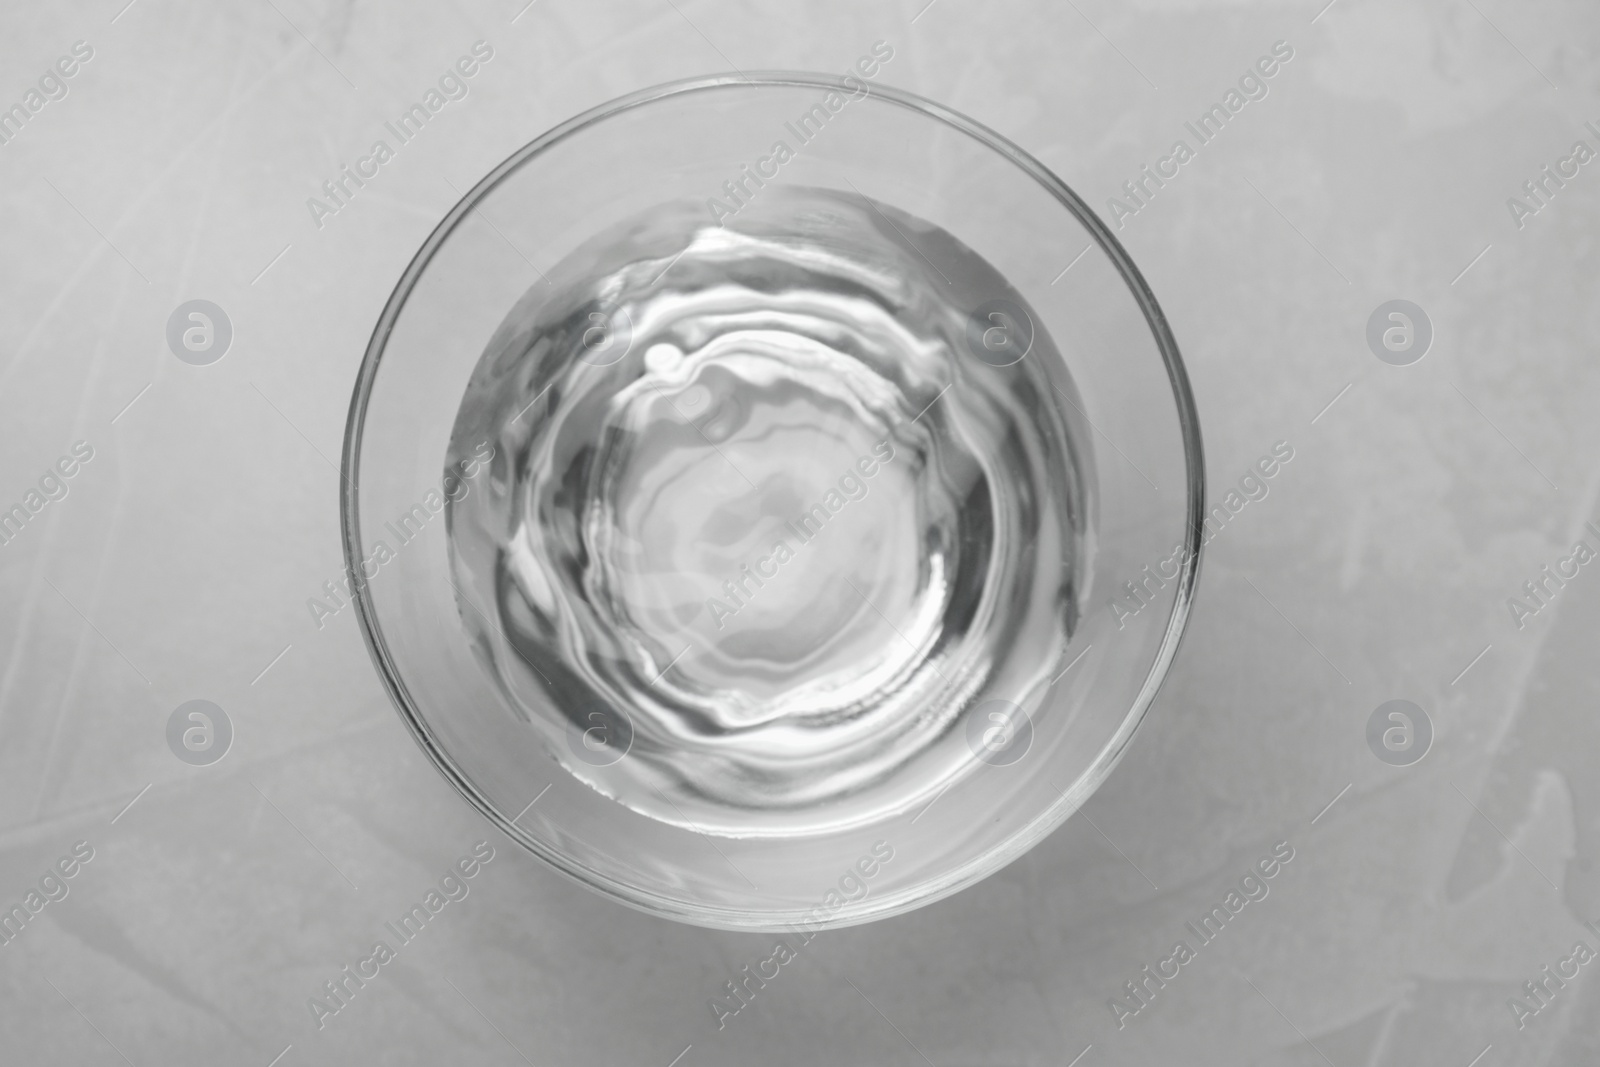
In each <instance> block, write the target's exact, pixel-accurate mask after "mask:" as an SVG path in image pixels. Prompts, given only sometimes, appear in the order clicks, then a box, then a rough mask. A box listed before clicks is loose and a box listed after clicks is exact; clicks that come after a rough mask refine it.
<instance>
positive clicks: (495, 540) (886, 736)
mask: <svg viewBox="0 0 1600 1067" xmlns="http://www.w3.org/2000/svg"><path fill="white" fill-rule="evenodd" d="M1080 405H1081V401H1080V399H1079V397H1078V395H1077V392H1076V390H1075V389H1074V388H1073V385H1072V382H1071V379H1070V377H1069V375H1068V374H1067V371H1066V367H1065V365H1064V363H1063V361H1062V358H1061V354H1060V353H1059V351H1058V350H1057V349H1056V347H1055V345H1054V343H1053V342H1052V340H1051V338H1050V337H1049V336H1048V334H1047V333H1046V331H1045V329H1044V326H1043V325H1042V324H1041V323H1039V322H1038V321H1037V319H1036V318H1035V317H1034V316H1033V315H1032V313H1031V312H1030V311H1029V309H1028V307H1027V304H1026V301H1025V300H1024V298H1023V297H1022V296H1021V295H1020V294H1019V293H1018V292H1017V291H1016V290H1015V289H1013V287H1012V286H1011V285H1009V284H1008V283H1007V282H1006V281H1005V279H1004V278H1002V277H1001V276H1000V275H999V274H998V273H997V272H996V271H995V270H994V269H993V268H992V267H991V266H990V265H989V264H988V263H987V262H986V261H985V260H984V259H983V258H981V257H980V256H979V255H977V254H976V253H975V252H974V251H972V250H971V249H969V248H967V247H966V246H965V245H963V244H962V243H961V242H960V241H958V240H957V239H956V238H955V237H953V236H951V235H950V234H949V233H946V232H945V231H943V230H941V229H938V228H937V227H934V226H931V225H930V224H928V223H926V222H923V221H921V220H919V219H917V218H915V217H914V216H912V215H910V214H908V213H905V212H902V211H899V210H897V209H895V208H893V207H890V206H887V205H884V204H880V203H877V202H875V201H868V200H865V199H863V198H862V197H860V196H858V195H854V194H850V193H839V192H834V191H826V190H820V189H806V188H795V187H789V188H777V187H771V188H768V189H766V190H764V191H763V193H762V196H761V198H760V199H759V200H757V201H755V202H753V203H751V204H749V205H747V206H746V207H745V208H744V209H743V210H741V211H740V212H739V214H737V215H736V216H734V217H733V218H725V219H723V220H721V223H720V224H719V223H718V221H717V220H715V219H713V218H712V217H711V215H710V213H709V212H708V211H707V209H706V207H705V205H704V204H703V203H698V202H697V203H690V202H681V203H671V204H666V205H662V206H660V207H657V208H655V209H652V210H651V211H649V212H647V213H645V214H643V215H640V216H638V217H636V218H634V219H631V220H629V221H626V222H624V223H622V224H620V225H617V226H615V227H613V228H612V229H610V230H608V231H607V232H605V233H603V234H600V235H599V236H596V237H594V238H592V239H591V240H589V241H588V242H586V243H585V244H584V245H583V246H581V247H580V248H579V249H578V250H576V251H575V252H573V253H572V254H571V255H569V256H568V257H566V259H565V260H563V261H562V262H561V263H560V264H558V265H557V266H556V267H555V268H553V269H552V270H551V271H549V273H548V274H547V276H546V277H544V278H542V279H541V280H540V281H538V282H537V283H536V284H535V285H534V286H533V287H532V288H531V289H530V290H529V291H528V292H527V294H526V295H525V296H524V298H523V299H522V300H521V301H519V302H518V304H517V306H516V307H515V308H513V309H512V310H511V311H510V313H509V315H508V317H507V318H506V320H505V322H504V323H503V324H502V326H501V327H500V329H499V330H498V331H497V332H496V334H495V336H494V337H493V339H492V340H491V341H490V343H489V345H488V347H487V349H486V350H485V352H484V353H483V356H482V358H481V360H480V362H479V364H478V366H477V368H476V370H475V371H474V373H473V375H472V377H471V380H470V383H469V385H468V387H467V389H466V393H465V396H464V397H463V400H462V403H461V408H460V411H459V413H458V415H457V419H456V423H455V427H454V430H453V434H452V444H451V448H450V454H449V455H448V456H447V457H446V465H447V467H450V466H452V465H453V464H455V463H457V462H458V461H461V460H464V459H467V458H468V457H469V456H472V455H474V454H476V455H478V456H482V455H484V454H485V451H484V449H483V445H484V443H485V442H487V443H488V444H489V445H490V446H492V448H493V450H494V459H493V461H492V463H491V465H490V467H489V470H488V472H487V476H486V477H480V478H479V479H478V480H477V489H475V491H474V492H472V493H470V494H468V495H466V496H464V497H463V498H462V499H461V500H459V501H454V502H452V503H451V504H450V510H449V515H448V522H449V530H450V552H451V565H452V568H453V571H454V581H455V583H456V587H457V592H458V604H459V608H460V617H461V623H462V625H464V626H465V627H467V628H468V630H469V632H470V633H471V636H472V638H473V640H474V644H475V649H476V652H477V654H478V656H479V658H480V660H481V662H482V664H483V666H484V669H485V670H486V671H488V672H489V673H490V674H491V675H492V677H493V678H494V679H495V681H496V683H497V685H498V687H499V689H500V691H501V692H502V693H503V695H504V697H505V699H506V702H507V706H508V708H509V709H510V713H511V714H514V715H516V716H518V717H519V718H520V719H521V720H522V722H523V723H525V724H526V726H527V728H529V729H532V730H536V731H539V732H540V733H541V734H542V735H543V737H544V738H545V742H546V744H545V747H546V749H547V750H548V752H549V753H550V756H551V758H553V759H555V760H556V761H558V762H559V763H560V764H561V765H562V766H563V767H565V768H566V770H567V771H568V772H569V773H571V774H572V775H574V776H576V777H577V778H579V779H581V780H582V781H583V782H585V783H586V784H588V785H589V786H591V787H592V788H594V789H596V790H598V791H600V792H601V793H603V794H605V795H607V796H609V797H611V798H613V799H614V800H616V801H617V802H619V803H621V804H625V805H627V806H628V807H629V808H631V809H633V810H634V811H636V812H638V813H640V814H642V815H645V816H648V817H650V818H654V819H658V820H661V821H663V822H667V823H671V824H674V825H678V826H683V827H687V828H691V829H694V830H697V831H699V832H702V833H709V834H723V835H729V836H736V837H751V836H756V837H759V836H766V837H784V836H797V835H805V834H812V833H817V832H821V831H824V830H837V829H840V828H844V827H848V826H853V825H861V824H865V823H868V822H872V821H874V820H878V819H881V818H883V817H884V816H886V815H889V814H893V813H895V812H912V811H915V810H916V809H917V808H918V807H919V806H920V805H925V804H927V803H929V802H930V801H931V800H932V799H933V798H935V797H937V796H938V795H939V792H940V790H942V789H943V788H945V787H946V786H947V785H948V784H949V783H950V782H951V781H952V780H953V779H954V778H955V777H957V776H959V775H962V774H967V773H979V772H981V771H982V769H983V768H985V767H987V768H990V772H991V773H992V772H993V770H992V769H993V767H994V765H996V764H1004V763H1007V762H1009V760H1008V759H1007V758H997V757H996V753H997V752H999V751H1001V750H1003V749H1005V748H1006V747H1007V746H1014V747H1012V748H1011V753H1012V754H1013V755H1016V754H1017V753H1018V750H1019V748H1024V747H1025V743H1032V738H1034V737H1035V736H1036V735H1039V734H1040V733H1041V732H1042V731H1041V727H1042V726H1043V725H1045V724H1043V723H1040V722H1039V721H1038V719H1039V716H1040V715H1041V714H1048V710H1045V711H1041V708H1044V707H1046V705H1045V697H1046V694H1047V690H1048V689H1049V686H1050V682H1051V679H1052V677H1053V676H1055V674H1056V673H1057V671H1059V669H1060V667H1061V665H1062V653H1063V651H1064V650H1065V648H1066V646H1067V643H1068V640H1069V638H1070V637H1071V635H1072V633H1073V630H1074V628H1075V626H1076V624H1077V622H1078V619H1079V615H1080V612H1081V610H1082V607H1083V603H1084V597H1085V595H1086V592H1087V591H1086V590H1085V589H1084V587H1083V586H1084V581H1085V575H1086V574H1087V573H1088V566H1087V564H1088V556H1089V553H1090V551H1091V546H1090V530H1091V528H1092V526H1091V522H1090V518H1091V517H1090V510H1091V498H1092V492H1091V487H1090V486H1089V485H1088V484H1087V483H1086V474H1085V472H1086V471H1087V470H1089V469H1090V468H1091V464H1090V463H1089V462H1088V459H1089V457H1088V455H1087V452H1086V449H1087V448H1088V447H1089V445H1088V439H1087V436H1086V434H1085V432H1084V431H1085V425H1084V416H1083V415H1082V414H1081V411H1080ZM479 490H481V491H479ZM996 709H999V710H996ZM975 716H976V718H975Z"/></svg>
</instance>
